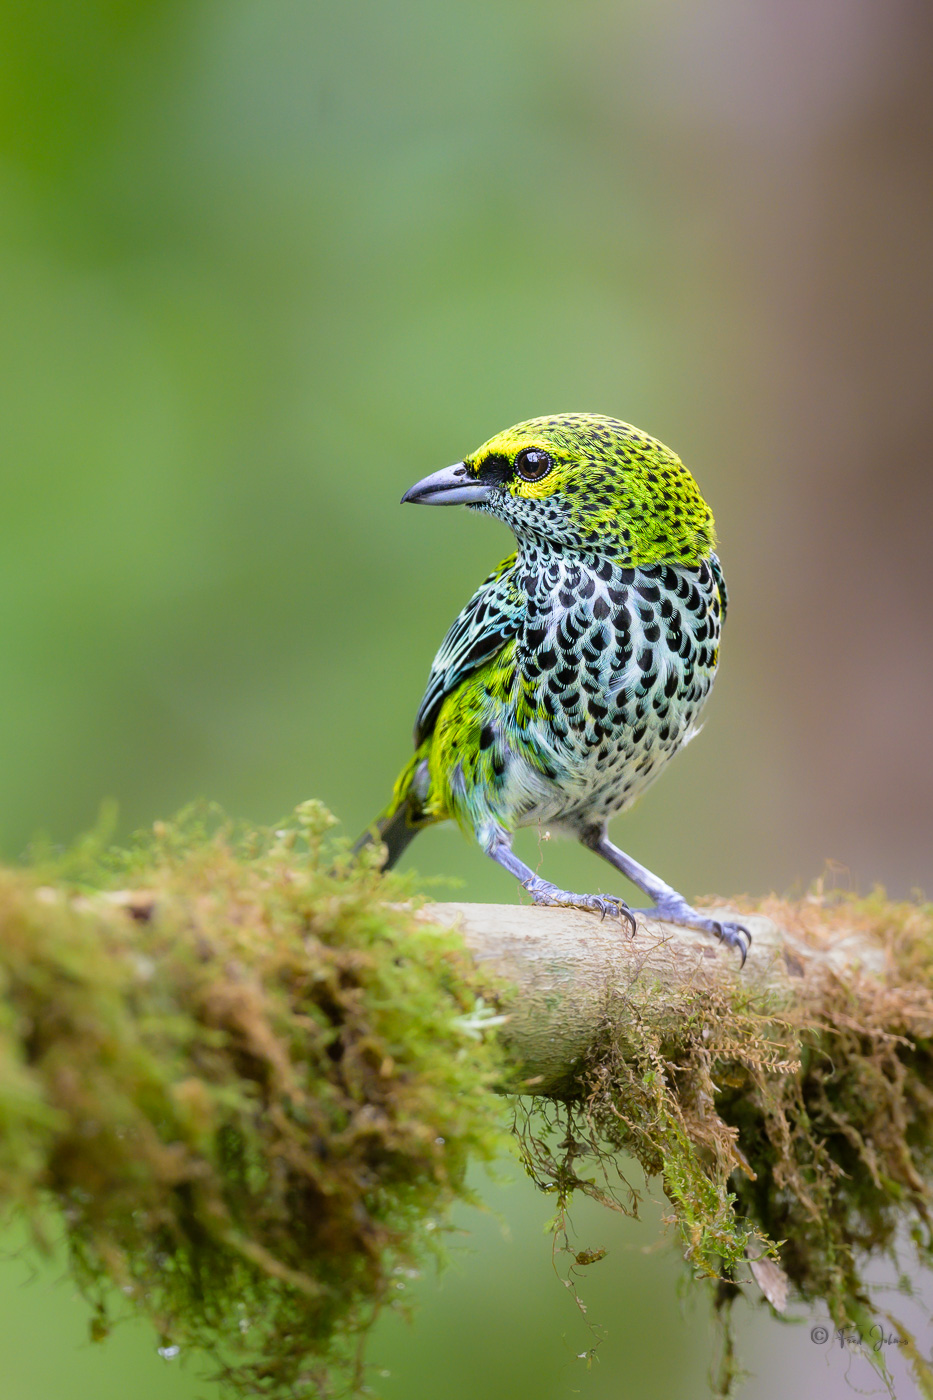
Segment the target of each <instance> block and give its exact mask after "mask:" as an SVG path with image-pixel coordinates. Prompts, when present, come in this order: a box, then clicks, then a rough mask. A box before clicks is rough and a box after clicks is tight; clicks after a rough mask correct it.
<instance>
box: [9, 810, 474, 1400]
mask: <svg viewBox="0 0 933 1400" xmlns="http://www.w3.org/2000/svg"><path fill="white" fill-rule="evenodd" d="M329 823H330V819H329V818H328V817H327V815H326V814H325V813H323V812H322V811H321V809H320V808H318V807H317V806H316V805H314V804H308V805H307V806H305V807H303V808H299V810H298V812H297V814H296V816H295V818H294V819H293V820H292V821H290V822H289V823H287V824H286V825H285V826H284V827H283V828H282V829H280V830H278V831H275V832H268V831H256V830H247V829H234V828H233V827H232V826H231V825H230V824H228V823H225V822H222V821H220V820H218V819H217V818H216V817H214V818H211V817H208V819H207V820H205V819H204V818H203V817H198V816H195V815H192V814H189V815H188V816H186V817H184V818H182V819H180V820H179V821H178V822H176V823H173V824H170V825H159V826H158V827H157V828H156V829H155V832H154V833H153V834H152V836H151V837H150V838H148V839H146V840H145V841H142V842H140V843H139V844H138V845H137V846H136V847H135V848H134V849H133V850H132V851H129V852H113V851H107V850H106V849H103V848H102V843H101V842H94V841H90V842H88V843H85V845H84V847H83V848H81V849H80V850H78V851H76V852H72V853H70V854H69V856H67V857H66V858H64V861H60V862H58V863H57V865H56V866H55V868H50V867H48V866H46V868H44V869H42V868H40V869H38V870H32V871H29V872H11V871H5V872H0V1129H2V1131H0V1200H2V1201H3V1202H4V1203H5V1204H6V1205H7V1206H8V1207H10V1206H18V1207H20V1208H21V1209H22V1210H24V1211H25V1212H26V1213H27V1215H28V1216H29V1218H30V1219H31V1220H32V1222H33V1224H34V1227H35V1230H36V1232H37V1238H40V1239H41V1229H42V1222H43V1220H44V1219H47V1213H48V1203H49V1201H50V1200H51V1201H52V1202H54V1203H55V1204H56V1205H57V1206H58V1207H60V1210H61V1216H62V1219H63V1221H64V1225H65V1231H66V1236H67V1240H68V1246H69V1250H70V1256H71V1261H72V1265H73V1270H74V1273H75V1275H76V1277H77V1278H78V1280H79V1282H80V1284H81V1286H82V1288H83V1290H84V1292H85V1294H86V1295H87V1296H88V1298H89V1299H90V1300H91V1303H92V1305H93V1308H94V1320H93V1325H92V1335H94V1336H98V1337H99V1336H102V1335H104V1334H105V1333H106V1330H107V1327H108V1306H109V1304H108V1299H109V1298H111V1297H112V1296H113V1285H116V1286H117V1287H118V1288H119V1289H121V1290H122V1293H123V1295H124V1296H125V1297H127V1298H129V1299H130V1300H131V1301H132V1302H133V1303H134V1304H135V1305H136V1306H137V1307H138V1308H139V1309H141V1310H142V1311H143V1312H145V1313H146V1314H148V1315H149V1316H150V1317H151V1318H152V1320H153V1321H154V1323H155V1325H156V1327H157V1329H158V1332H159V1334H160V1336H161V1337H162V1338H163V1340H164V1342H165V1343H169V1342H171V1343H173V1344H177V1345H181V1346H184V1347H188V1346H194V1347H199V1348H204V1349H206V1350H207V1351H209V1352H210V1353H212V1354H213V1356H214V1357H215V1358H216V1359H217V1362H218V1364H219V1369H220V1373H221V1374H222V1375H224V1376H225V1377H226V1378H227V1380H228V1381H229V1382H230V1384H231V1386H232V1387H233V1388H234V1389H236V1390H238V1391H239V1392H240V1393H244V1394H263V1395H268V1396H284V1395H291V1394H304V1393H315V1394H330V1393H332V1390H333V1387H334V1386H337V1385H338V1384H340V1383H343V1382H346V1380H347V1379H348V1377H349V1379H350V1381H351V1383H352V1382H354V1381H359V1379H360V1375H361V1371H360V1361H359V1341H360V1338H361V1336H362V1335H363V1334H364V1333H365V1330H366V1328H367V1326H368V1325H369V1323H370V1322H371V1320H372V1318H373V1316H374V1313H375V1312H376V1311H377V1310H378V1309H379V1308H380V1307H381V1306H383V1305H385V1304H386V1303H387V1302H390V1301H391V1300H392V1298H393V1296H394V1295H395V1286H396V1282H397V1278H396V1274H397V1271H398V1270H399V1269H401V1268H404V1267H407V1266H409V1265H410V1264H411V1263H412V1261H413V1259H414V1258H416V1257H417V1255H418V1254H419V1252H420V1251H421V1250H422V1249H423V1248H424V1247H425V1246H426V1245H429V1244H431V1243H432V1242H433V1241H436V1240H437V1238H438V1235H439V1233H440V1231H439V1230H438V1224H439V1220H438V1217H439V1215H442V1213H443V1211H444V1210H445V1209H446V1207H447V1206H449V1205H450V1204H451V1202H452V1201H454V1200H455V1199H457V1198H462V1197H464V1196H466V1195H467V1192H466V1188H465V1186H464V1173H465V1168H466V1165H467V1162H468V1160H469V1159H471V1158H473V1157H479V1158H486V1159H489V1158H491V1157H492V1156H493V1155H494V1154H495V1153H496V1152H497V1150H499V1148H500V1147H501V1136H500V1120H501V1101H500V1100H497V1099H496V1096H495V1094H494V1092H493V1089H492V1087H491V1086H492V1081H493V1079H494V1077H495V1075H496V1072H497V1058H496V1051H495V1049H494V1047H493V1046H492V1045H490V1044H488V1043H486V1041H484V1040H483V1039H482V1037H479V1036H477V1034H476V1031H475V1029H474V1028H473V1025H472V1019H475V1018H472V1019H471V1013H472V1012H473V1011H474V1008H475V1006H476V1002H477V996H478V995H479V994H480V993H481V992H482V991H483V990H484V986H482V985H481V984H480V982H479V979H478V976H477V974H476V972H475V970H474V968H473V967H472V965H471V963H470V962H469V960H468V959H467V957H466V956H465V954H464V952H463V950H462V947H461V945H460V944H459V941H458V940H457V939H456V938H455V937H452V936H450V935H444V934H441V933H439V932H438V931H437V930H434V929H430V928H426V927H425V926H424V925H422V924H419V923H418V922H417V921H416V920H415V918H414V916H413V913H412V910H411V908H410V907H407V906H405V905H403V904H397V905H394V906H393V905H390V904H387V903H386V899H387V896H388V897H389V898H392V897H393V896H394V897H395V898H396V899H403V898H404V896H405V893H406V891H405V889H404V886H402V885H401V884H400V883H398V882H395V883H392V882H391V881H389V882H387V881H386V879H385V877H383V876H381V875H380V874H378V872H377V871H376V870H375V869H374V868H373V867H372V865H367V864H365V863H363V864H362V865H360V864H355V865H353V866H352V867H351V865H350V864H349V862H348V861H347V860H346V859H345V858H342V857H341V856H340V855H339V853H337V854H336V855H335V853H334V852H333V851H332V850H330V849H328V848H327V846H326V843H325V841H324V833H325V831H326V828H327V826H328V825H329ZM53 881H54V883H53ZM127 888H132V891H133V893H132V895H131V896H127V895H116V896H114V895H113V894H110V895H108V890H109V891H117V890H125V889H127ZM485 986H486V987H487V988H488V982H487V983H486V984H485Z"/></svg>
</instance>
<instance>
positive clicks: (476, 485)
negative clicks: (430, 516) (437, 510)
mask: <svg viewBox="0 0 933 1400" xmlns="http://www.w3.org/2000/svg"><path fill="white" fill-rule="evenodd" d="M491 491H492V486H491V485H490V483H489V482H488V481H477V480H476V477H475V476H471V475H470V472H469V468H467V467H465V466H464V464H463V463H462V462H457V463H456V464H455V465H454V466H452V467H444V468H443V469H442V470H441V471H439V472H432V473H431V475H430V476H426V477H425V478H424V479H423V480H422V481H416V482H415V484H414V486H412V487H411V488H410V489H409V490H408V491H406V492H405V494H404V496H403V497H402V505H404V504H405V502H406V501H411V502H412V503H413V504H414V505H419V506H459V505H468V506H478V505H481V504H482V503H483V501H486V500H488V499H489V494H490V492H491Z"/></svg>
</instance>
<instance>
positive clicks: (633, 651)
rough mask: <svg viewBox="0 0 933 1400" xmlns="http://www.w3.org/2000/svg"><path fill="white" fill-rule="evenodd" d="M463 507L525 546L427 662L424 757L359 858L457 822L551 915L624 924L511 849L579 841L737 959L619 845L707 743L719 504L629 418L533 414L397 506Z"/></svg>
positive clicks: (399, 849) (604, 900)
mask: <svg viewBox="0 0 933 1400" xmlns="http://www.w3.org/2000/svg"><path fill="white" fill-rule="evenodd" d="M405 503H414V504H418V505H451V506H452V505H464V506H466V507H467V509H469V510H472V511H478V512H480V513H482V514H485V515H490V516H493V517H494V518H495V519H497V520H500V521H502V522H503V523H504V524H506V525H507V526H509V528H510V529H511V530H512V532H513V534H514V536H515V542H516V546H517V547H516V549H515V551H514V552H513V553H512V554H510V555H509V556H508V558H506V559H503V561H502V562H501V563H500V564H498V565H497V566H496V568H495V569H493V570H492V572H491V573H490V574H489V576H488V577H487V578H486V579H485V580H484V581H483V583H482V584H481V585H480V587H479V588H478V589H477V590H476V592H475V593H474V594H473V596H472V598H471V599H470V600H469V602H468V603H467V604H466V606H465V607H464V608H463V609H462V611H461V612H460V614H459V616H458V617H457V618H456V620H455V621H454V623H453V625H452V626H451V628H450V630H449V631H448V633H447V635H446V637H445V638H444V640H443V642H442V643H441V646H440V649H439V650H438V653H437V655H436V656H435V658H434V663H433V665H432V667H431V671H430V675H429V677H428V682H427V687H426V689H425V692H424V697H423V699H422V701H421V705H420V708H419V710H418V714H417V719H416V721H415V732H414V753H413V755H412V757H411V760H410V761H409V762H408V763H407V764H406V766H405V767H404V768H403V770H402V772H401V773H400V775H399V777H398V780H397V782H396V784H395V787H394V790H393V793H392V798H391V800H390V802H389V804H388V806H387V807H386V808H385V810H384V811H383V812H382V813H381V814H380V815H379V816H378V817H377V818H376V820H375V822H374V823H373V824H372V825H371V826H370V827H369V828H368V829H367V831H366V832H364V833H363V835H362V836H361V837H360V839H359V841H358V842H357V843H356V846H355V847H354V848H353V849H354V851H357V852H358V851H359V850H360V849H361V848H362V847H364V846H366V845H368V844H370V843H372V842H381V843H382V847H383V852H384V855H383V864H384V868H389V867H391V866H393V865H395V864H396V862H397V861H398V860H399V858H400V856H401V855H402V853H403V851H404V850H405V849H406V847H407V846H408V844H409V843H410V842H411V841H412V840H413V839H414V837H415V836H416V835H417V834H418V833H419V832H420V831H423V830H424V829H425V828H426V827H428V826H431V825H433V824H435V823H437V822H442V821H446V820H448V819H453V820H454V821H456V822H457V823H458V824H459V825H460V827H461V828H462V829H463V830H464V831H465V832H466V833H467V834H468V835H470V836H472V837H473V838H475V840H476V841H477V842H478V844H479V846H480V847H481V848H482V850H483V851H484V852H485V853H486V854H487V855H488V856H490V857H491V858H492V859H493V860H494V861H496V863H497V864H498V865H500V866H501V867H502V868H503V869H505V870H507V871H508V872H509V873H510V874H511V875H513V876H515V878H516V879H517V880H518V881H519V882H520V883H521V885H522V886H523V887H524V888H525V890H527V891H528V893H529V894H530V895H531V898H532V901H533V902H534V903H535V904H540V905H558V906H567V907H571V908H578V909H583V910H589V911H592V912H593V913H595V914H599V915H600V916H602V917H603V918H605V917H606V916H610V917H613V918H616V919H618V920H620V921H622V922H626V923H628V925H629V926H630V928H631V931H632V932H634V930H635V911H633V910H631V909H630V908H629V906H628V904H626V903H625V901H623V900H622V899H621V898H617V897H615V896H613V895H606V894H576V893H574V892H573V891H570V890H564V889H561V888H559V887H558V886H557V885H555V884H553V883H552V882H551V881H549V880H546V879H544V878H543V877H542V876H540V875H539V874H537V873H536V872H535V871H533V870H532V869H531V868H530V866H528V865H526V864H525V863H524V861H522V860H520V859H519V857H518V856H517V855H516V854H515V852H514V851H513V850H512V839H513V835H514V833H515V831H516V830H517V829H519V828H521V827H526V826H535V825H537V826H540V827H547V828H549V829H554V830H556V831H558V832H560V833H561V834H565V835H569V836H571V837H573V838H575V839H576V840H578V841H580V842H582V844H583V845H584V846H586V847H588V848H589V849H590V850H591V851H593V852H594V853H595V854H596V855H598V856H601V857H602V858H603V859H604V860H606V861H608V862H609V864H610V865H612V866H614V867H615V869H616V870H617V871H618V872H619V873H621V874H622V875H623V876H625V878H626V879H627V880H629V881H631V882H632V883H633V884H634V885H635V886H636V887H637V888H639V889H640V890H641V891H642V892H643V893H644V894H645V895H646V896H647V897H648V899H649V900H650V901H651V903H650V906H649V907H647V908H646V909H644V910H639V911H637V912H639V913H641V914H642V916H643V917H650V918H654V919H659V920H663V921H665V922H667V923H672V924H676V925H682V926H684V927H687V928H695V929H701V930H705V931H706V932H708V933H711V934H714V935H715V936H716V937H717V938H718V939H720V940H721V942H722V944H724V945H725V946H727V947H730V948H733V949H735V950H736V951H737V952H738V954H739V956H740V958H741V962H742V965H744V963H745V957H746V954H747V952H748V949H749V947H750V944H751V934H750V933H749V931H748V929H747V928H746V927H745V926H744V925H743V924H740V923H734V922H731V921H724V920H720V919H713V918H711V917H708V916H707V915H705V914H703V913H701V912H700V911H699V910H697V909H694V908H693V907H692V906H691V905H690V904H689V903H688V902H687V900H686V899H685V898H684V897H683V896H682V895H680V894H678V892H677V891H676V890H675V889H673V888H672V887H671V886H670V885H668V884H666V883H665V882H664V881H663V880H662V879H660V878H659V877H658V876H656V875H654V874H653V873H652V872H651V871H650V870H648V869H647V868H646V867H645V866H643V865H641V864H639V862H638V861H636V860H634V859H633V858H632V857H631V856H629V855H627V854H626V853H625V852H624V851H623V850H621V849H620V848H619V847H618V846H616V845H615V844H614V843H613V842H612V841H610V839H609V836H608V831H607V824H608V822H609V820H610V818H612V817H615V816H616V815H618V814H619V813H622V812H624V811H626V810H627V809H628V808H630V807H631V806H632V805H633V804H634V803H635V801H636V800H637V799H638V798H639V797H640V796H641V795H642V794H643V793H644V791H645V789H646V788H647V787H648V786H649V784H651V783H652V782H654V780H655V779H656V778H657V777H658V775H659V774H660V772H661V771H662V770H663V768H664V767H665V766H666V765H667V763H668V761H669V760H670V759H671V758H672V757H673V755H674V754H675V753H676V752H677V751H678V750H679V749H682V748H683V747H684V745H685V744H687V743H688V742H689V741H690V740H691V739H692V738H693V737H694V735H695V734H696V733H697V732H698V725H697V717H698V715H699V713H700V711H701V709H702V707H703V705H704V703H705V701H706V699H707V697H708V695H709V692H710V689H711V687H712V684H713V679H714V677H715V675H716V669H717V666H718V663H719V643H720V634H721V630H722V624H723V622H724V620H725V617H726V609H727V605H728V598H727V593H726V584H725V580H724V578H723V573H722V568H721V567H720V563H719V558H718V556H717V554H716V543H717V541H716V533H715V526H714V522H713V516H712V513H711V511H710V508H709V506H708V505H707V504H706V501H705V500H704V499H703V497H702V495H701V494H700V491H699V488H698V486H697V484H696V482H695V481H694V479H693V477H692V476H691V474H690V472H689V471H688V470H687V468H686V467H685V466H684V465H683V463H682V462H681V460H680V458H679V457H678V456H677V455H676V453H674V452H673V451H671V449H670V448H668V447H665V446H664V444H663V443H661V442H659V441H658V440H657V439H655V438H653V437H651V436H649V435H648V434H647V433H644V432H642V431H640V430H639V429H638V428H635V427H633V426H632V425H631V424H629V423H625V422H622V421H621V420H620V419H617V418H612V417H607V416H603V415H601V414H592V413H560V414H554V415H550V416H546V417H541V418H532V419H529V420H528V421H526V422H522V423H517V424H515V425H514V426H513V427H511V428H507V429H505V430H504V431H503V432H500V433H497V434H496V435H495V436H494V437H491V438H490V439H489V440H488V441H487V442H484V443H483V445H482V446H481V447H479V448H477V449H476V451H475V452H472V453H470V455H469V456H466V457H464V458H463V460H462V461H460V462H457V463H455V464H454V465H453V466H451V467H445V468H443V469H442V470H440V471H436V472H434V473H432V474H431V475H429V476H426V477H425V478H424V479H423V480H421V481H418V482H417V483H416V484H415V485H414V486H412V487H411V488H410V489H409V490H408V491H406V492H405V495H404V496H403V497H402V504H405Z"/></svg>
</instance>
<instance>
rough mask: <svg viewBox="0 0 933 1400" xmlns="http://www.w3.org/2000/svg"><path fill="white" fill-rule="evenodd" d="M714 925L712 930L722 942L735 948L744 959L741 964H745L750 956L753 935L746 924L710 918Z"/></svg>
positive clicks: (728, 946)
mask: <svg viewBox="0 0 933 1400" xmlns="http://www.w3.org/2000/svg"><path fill="white" fill-rule="evenodd" d="M710 924H711V925H712V929H711V932H713V933H715V934H716V937H717V938H718V939H719V941H720V942H721V943H725V945H726V947H727V948H735V950H736V952H737V953H738V955H739V957H740V958H741V959H742V962H741V966H742V967H744V966H745V959H746V958H747V957H748V950H749V948H750V947H751V946H752V936H751V934H750V933H749V931H748V929H747V928H746V927H745V925H744V924H733V923H729V922H726V921H723V920H721V919H710Z"/></svg>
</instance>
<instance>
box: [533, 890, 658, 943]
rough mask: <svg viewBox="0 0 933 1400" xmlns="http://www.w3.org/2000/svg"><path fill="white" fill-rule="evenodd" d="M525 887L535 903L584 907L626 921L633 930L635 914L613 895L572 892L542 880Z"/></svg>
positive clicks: (573, 907) (561, 906)
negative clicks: (537, 883) (539, 882)
mask: <svg viewBox="0 0 933 1400" xmlns="http://www.w3.org/2000/svg"><path fill="white" fill-rule="evenodd" d="M525 889H526V890H527V891H528V893H529V894H530V895H531V897H532V899H533V900H534V902H535V904H543V905H555V906H558V907H560V908H564V909H586V910H588V911H589V912H590V913H592V914H598V915H599V917H600V918H601V919H605V917H606V915H607V914H608V915H609V917H610V918H611V919H619V920H620V921H624V922H626V923H627V924H628V926H629V931H630V932H631V933H634V932H635V915H634V914H633V913H632V911H631V909H630V908H629V907H628V905H627V904H626V903H625V901H624V900H622V899H618V898H617V897H616V896H615V895H612V894H573V893H572V892H571V891H570V890H561V889H558V888H557V886H556V885H548V884H546V883H545V882H544V881H542V882H541V884H540V885H532V884H531V882H530V881H529V882H528V883H527V884H526V885H525Z"/></svg>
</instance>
